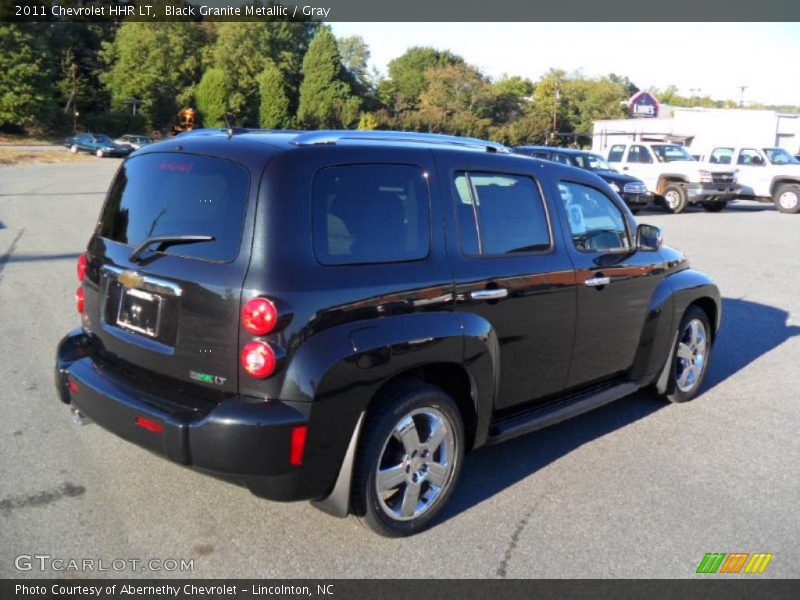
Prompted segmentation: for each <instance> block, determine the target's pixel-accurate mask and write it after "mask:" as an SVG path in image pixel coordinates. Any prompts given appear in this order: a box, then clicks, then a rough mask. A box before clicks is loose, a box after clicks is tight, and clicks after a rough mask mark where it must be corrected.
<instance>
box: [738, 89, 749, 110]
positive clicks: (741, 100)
mask: <svg viewBox="0 0 800 600" xmlns="http://www.w3.org/2000/svg"><path fill="white" fill-rule="evenodd" d="M748 87H749V86H746V85H740V86H739V90H740V91H741V96H739V106H740V107H741V108H744V91H745V90H746V89H747V88H748Z"/></svg>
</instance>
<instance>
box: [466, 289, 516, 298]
mask: <svg viewBox="0 0 800 600" xmlns="http://www.w3.org/2000/svg"><path fill="white" fill-rule="evenodd" d="M506 296H508V290H507V289H506V288H495V289H493V290H475V291H474V292H470V293H469V297H470V298H472V299H473V300H500V298H505V297H506Z"/></svg>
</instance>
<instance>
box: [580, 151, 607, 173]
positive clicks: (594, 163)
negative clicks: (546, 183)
mask: <svg viewBox="0 0 800 600" xmlns="http://www.w3.org/2000/svg"><path fill="white" fill-rule="evenodd" d="M572 160H573V161H575V166H577V167H580V168H581V169H588V170H589V171H611V170H612V169H611V166H610V165H609V164H608V163H607V162H606V161H605V159H604V158H603V157H602V156H600V155H599V154H588V153H587V154H576V155H574V156H573V157H572Z"/></svg>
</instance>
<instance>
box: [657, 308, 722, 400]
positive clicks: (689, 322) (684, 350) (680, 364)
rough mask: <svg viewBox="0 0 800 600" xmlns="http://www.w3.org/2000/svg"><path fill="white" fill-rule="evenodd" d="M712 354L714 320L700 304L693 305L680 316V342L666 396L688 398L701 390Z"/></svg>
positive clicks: (676, 348) (673, 359)
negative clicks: (712, 326)
mask: <svg viewBox="0 0 800 600" xmlns="http://www.w3.org/2000/svg"><path fill="white" fill-rule="evenodd" d="M710 356H711V324H710V323H709V320H708V315H706V313H705V311H704V310H703V309H701V308H700V307H698V306H691V307H689V309H688V310H687V311H686V313H685V314H684V315H683V319H681V324H680V328H679V329H678V343H677V344H676V346H675V352H674V354H673V356H672V365H671V367H670V375H669V380H668V382H667V390H666V394H665V396H666V398H667V400H669V401H670V402H688V401H689V400H691V399H692V398H694V397H695V396H697V394H698V393H699V392H700V387H701V386H702V385H703V379H704V378H705V376H706V372H707V371H708V360H709V358H710Z"/></svg>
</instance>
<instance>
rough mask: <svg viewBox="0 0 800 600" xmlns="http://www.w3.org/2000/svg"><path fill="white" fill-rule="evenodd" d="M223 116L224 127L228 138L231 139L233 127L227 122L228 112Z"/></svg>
mask: <svg viewBox="0 0 800 600" xmlns="http://www.w3.org/2000/svg"><path fill="white" fill-rule="evenodd" d="M223 118H224V119H225V127H226V129H227V130H228V131H227V133H228V139H231V138H232V137H233V127H231V124H230V123H229V122H228V113H225V114H224V115H223Z"/></svg>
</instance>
